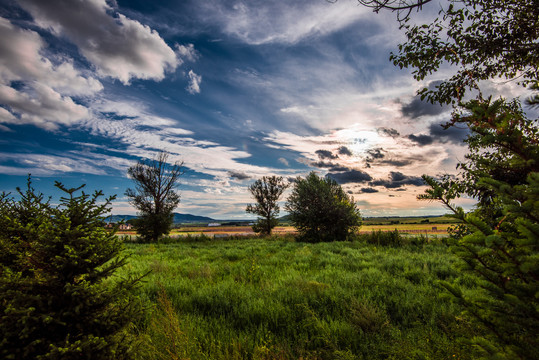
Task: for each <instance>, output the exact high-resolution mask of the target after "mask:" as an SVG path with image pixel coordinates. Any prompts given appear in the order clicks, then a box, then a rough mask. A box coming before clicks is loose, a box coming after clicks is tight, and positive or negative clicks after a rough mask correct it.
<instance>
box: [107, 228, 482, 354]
mask: <svg viewBox="0 0 539 360" xmlns="http://www.w3.org/2000/svg"><path fill="white" fill-rule="evenodd" d="M202 239H203V240H200V238H197V237H191V238H189V239H188V240H182V241H180V242H177V243H170V244H128V245H127V249H126V255H128V256H129V261H128V264H127V265H126V266H125V267H124V268H123V270H122V271H123V272H122V273H120V274H118V275H119V276H121V277H125V276H128V275H130V274H131V275H132V274H145V273H148V275H147V276H146V277H145V278H144V282H143V284H142V285H141V287H140V288H139V289H138V294H139V296H140V298H141V301H143V303H144V304H145V306H146V308H147V309H149V311H148V312H147V315H146V318H145V320H144V321H143V322H142V323H140V324H138V329H139V331H140V343H141V345H140V346H141V350H140V353H141V356H142V357H143V358H145V359H193V360H194V359H471V358H472V355H471V349H470V346H469V345H468V343H467V342H466V341H465V340H461V339H466V338H471V337H472V336H474V335H477V334H478V330H477V329H474V328H473V327H472V325H471V324H470V323H468V322H467V321H466V320H465V319H464V318H462V317H461V316H460V313H461V310H462V309H461V308H460V307H459V306H458V305H457V304H455V303H453V302H452V301H451V300H450V297H449V296H448V294H447V293H446V292H445V291H444V290H443V289H442V287H441V286H440V285H439V281H442V280H443V281H456V282H457V283H459V284H460V285H461V287H463V288H464V291H467V292H472V291H476V280H475V279H474V278H472V277H470V276H468V275H462V274H460V273H459V272H458V271H457V270H455V269H454V267H453V265H454V264H455V262H456V261H457V260H456V258H455V257H454V256H453V255H452V254H451V253H449V252H448V250H447V248H446V247H445V246H444V245H443V244H441V243H440V242H439V241H434V242H431V243H422V244H416V245H414V243H413V242H410V243H405V244H401V245H400V246H398V247H383V246H375V245H369V244H367V243H365V242H361V241H354V242H333V243H320V244H306V243H298V242H294V241H293V238H292V237H291V236H285V237H272V238H269V239H255V238H253V239H240V240H226V239H215V240H213V239H212V240H208V238H202Z"/></svg>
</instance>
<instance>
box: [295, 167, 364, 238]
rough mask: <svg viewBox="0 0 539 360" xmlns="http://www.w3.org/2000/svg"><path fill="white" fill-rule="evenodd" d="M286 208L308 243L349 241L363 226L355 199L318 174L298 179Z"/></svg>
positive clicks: (335, 183)
mask: <svg viewBox="0 0 539 360" xmlns="http://www.w3.org/2000/svg"><path fill="white" fill-rule="evenodd" d="M285 208H286V210H287V211H288V212H289V214H290V215H289V216H290V221H291V222H292V224H293V225H294V227H295V228H296V229H297V230H298V232H299V239H300V240H303V241H307V242H325V241H342V240H348V239H349V237H350V236H351V235H353V234H355V233H356V232H357V230H358V228H359V227H360V226H361V216H360V213H359V210H358V209H357V208H356V204H355V203H354V199H353V198H351V197H350V196H348V194H346V192H344V190H343V189H342V187H341V186H340V185H339V184H337V182H336V181H335V180H333V179H330V178H327V177H326V178H321V177H319V176H318V175H316V173H315V172H311V173H310V174H309V175H308V176H307V178H305V179H302V178H299V177H298V178H297V179H296V182H295V184H294V188H293V189H292V193H291V194H290V196H289V197H288V200H287V202H286V205H285Z"/></svg>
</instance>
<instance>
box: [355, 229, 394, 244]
mask: <svg viewBox="0 0 539 360" xmlns="http://www.w3.org/2000/svg"><path fill="white" fill-rule="evenodd" d="M363 238H364V239H365V241H366V242H367V243H368V244H374V245H379V246H401V245H402V243H403V239H402V236H401V235H400V233H399V231H398V230H397V229H395V230H393V231H382V230H378V231H373V232H371V233H370V234H366V235H364V236H363Z"/></svg>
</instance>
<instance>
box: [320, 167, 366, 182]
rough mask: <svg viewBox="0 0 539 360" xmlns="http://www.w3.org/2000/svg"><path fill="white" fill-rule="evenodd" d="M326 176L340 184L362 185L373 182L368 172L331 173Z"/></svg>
mask: <svg viewBox="0 0 539 360" xmlns="http://www.w3.org/2000/svg"><path fill="white" fill-rule="evenodd" d="M326 176H327V177H329V178H331V179H333V180H335V181H336V182H338V183H339V184H349V183H362V182H367V181H370V180H372V177H371V176H370V175H369V174H367V173H366V172H364V171H361V170H354V169H352V170H348V171H345V172H330V173H329V174H327V175H326Z"/></svg>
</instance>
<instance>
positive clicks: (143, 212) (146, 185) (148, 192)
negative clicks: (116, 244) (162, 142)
mask: <svg viewBox="0 0 539 360" xmlns="http://www.w3.org/2000/svg"><path fill="white" fill-rule="evenodd" d="M168 157H169V155H168V154H167V153H165V152H161V153H159V154H158V155H157V157H156V158H154V159H152V160H141V161H139V162H138V163H137V164H136V165H134V166H132V167H130V168H129V169H128V170H127V173H128V175H129V176H130V177H131V179H133V181H134V182H135V189H131V188H129V189H127V190H126V192H125V195H126V196H127V197H128V198H129V202H130V203H131V204H132V205H133V206H134V207H135V208H137V209H138V211H139V218H138V219H136V221H135V228H136V229H137V232H138V233H139V235H140V236H141V237H142V238H143V239H144V240H146V241H150V242H157V241H158V240H159V237H160V236H162V235H164V234H168V233H169V232H170V229H171V227H172V223H173V213H172V212H173V211H174V209H175V208H176V207H178V205H179V203H180V194H179V192H178V191H177V190H176V187H177V186H178V181H179V178H180V176H181V175H182V174H183V169H182V165H183V162H176V163H174V164H172V165H170V164H168V162H167V161H168Z"/></svg>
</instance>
